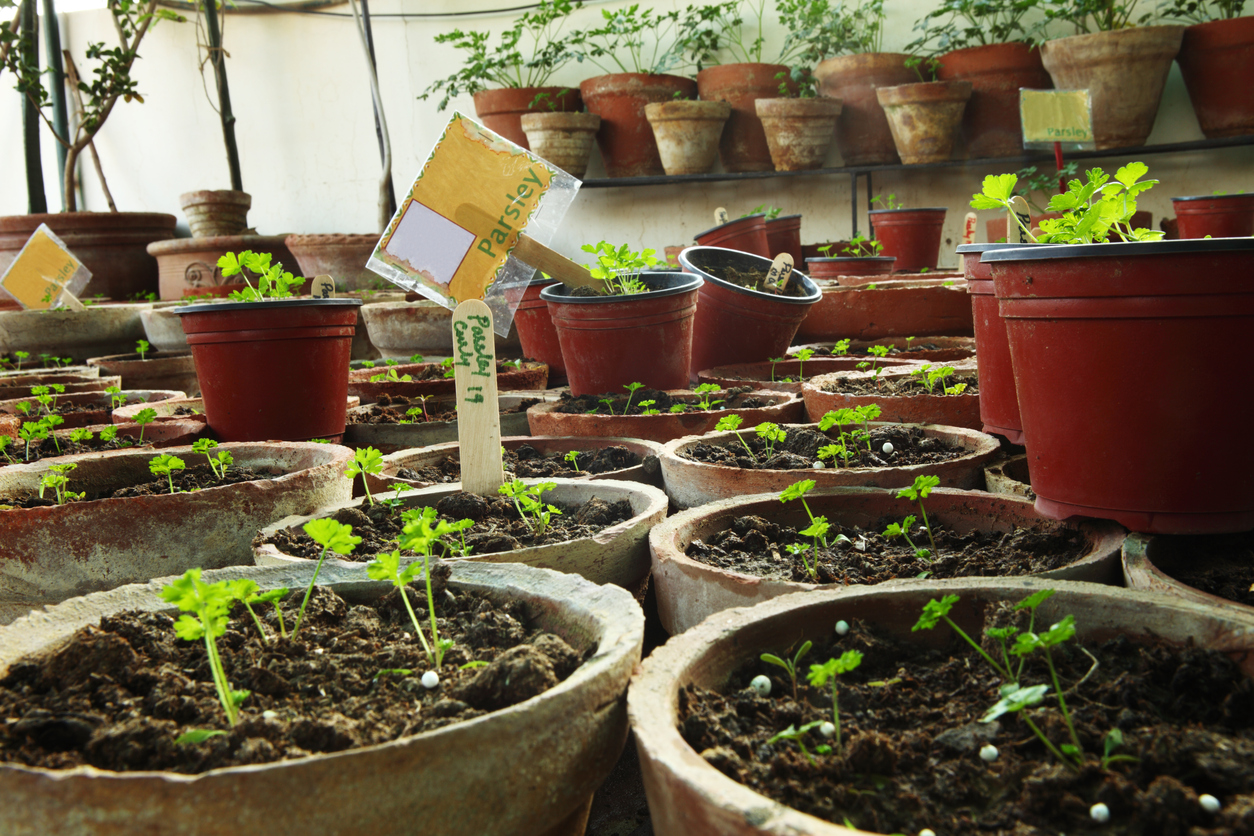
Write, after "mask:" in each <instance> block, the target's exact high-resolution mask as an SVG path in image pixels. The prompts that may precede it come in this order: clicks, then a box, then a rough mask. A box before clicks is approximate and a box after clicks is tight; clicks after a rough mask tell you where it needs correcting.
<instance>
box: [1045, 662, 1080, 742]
mask: <svg viewBox="0 0 1254 836" xmlns="http://www.w3.org/2000/svg"><path fill="white" fill-rule="evenodd" d="M1045 664H1046V665H1048V666H1049V678H1050V679H1051V680H1053V682H1054V693H1055V694H1056V695H1057V696H1058V709H1059V710H1060V711H1061V712H1062V719H1063V722H1064V723H1066V724H1067V731H1068V732H1069V733H1070V734H1071V742H1072V744H1074V745H1075V748H1076V749H1077V750H1079V751H1084V747H1082V746H1081V745H1080V738H1079V737H1077V736H1076V733H1075V725H1074V724H1072V722H1071V712H1070V711H1068V710H1067V700H1066V699H1065V698H1064V697H1063V695H1062V687H1061V686H1060V685H1059V684H1058V671H1057V670H1055V669H1054V659H1053V657H1052V656H1051V654H1050V652H1049V648H1048V647H1047V648H1045Z"/></svg>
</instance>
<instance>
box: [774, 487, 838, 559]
mask: <svg viewBox="0 0 1254 836" xmlns="http://www.w3.org/2000/svg"><path fill="white" fill-rule="evenodd" d="M812 490H814V480H813V479H802V480H801V481H799V482H793V483H792V484H791V485H789V486H788V487H787V488H785V489H784V490H783V492H782V493H780V495H779V501H780V502H791V501H792V500H794V499H800V500H801V507H803V508H805V511H806V516H808V517H809V518H810V525H809V526H807V527H806V528H805V529H804V530H802V531H799V532H797V533H798V534H800V535H801V536H802V537H810V538H812V540H813V543H814V551H813V555H814V564H813V565H811V563H810V561H808V560H806V556H805V550H806V548H807V547H806V546H805V545H803V544H800V543H794V544H793V545H794V546H801V548H800V550H796V549H794V548H793V547H792V546H790V547H788V551H790V552H791V553H792V554H795V555H797V556H799V557H800V558H801V562H802V563H803V564H804V565H805V568H806V572H807V573H808V574H809V575H810V577H812V578H818V576H819V543H820V542H821V543H822V544H823V546H824V547H826V546H827V532H828V530H829V529H830V526H829V525H828V522H827V517H824V516H818V517H816V516H814V513H813V512H811V511H810V505H809V503H807V502H806V494H807V493H809V492H810V491H812Z"/></svg>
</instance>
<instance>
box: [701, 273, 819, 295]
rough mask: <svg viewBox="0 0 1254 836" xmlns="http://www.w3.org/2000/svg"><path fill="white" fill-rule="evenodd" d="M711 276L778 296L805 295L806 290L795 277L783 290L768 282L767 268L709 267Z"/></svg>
mask: <svg viewBox="0 0 1254 836" xmlns="http://www.w3.org/2000/svg"><path fill="white" fill-rule="evenodd" d="M706 272H708V273H709V274H710V275H711V276H715V277H716V278H720V279H722V280H723V281H725V282H730V283H731V284H734V285H737V286H739V287H747V288H749V289H750V290H756V291H758V292H759V293H771V294H774V295H776V296H805V295H806V291H805V287H804V285H802V283H801V282H799V281H796V280H795V278H794V279H793V280H790V281H789V282H788V284H786V285H785V286H784V289H783V291H780V290H779V288H777V287H775V286H774V285H769V284H767V283H766V278H767V271H766V270H737V269H736V268H735V267H722V268H715V269H712V270H710V269H707V271H706Z"/></svg>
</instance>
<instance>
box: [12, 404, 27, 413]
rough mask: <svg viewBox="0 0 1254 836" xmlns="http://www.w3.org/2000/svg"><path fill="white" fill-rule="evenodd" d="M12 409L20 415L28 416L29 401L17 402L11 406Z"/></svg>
mask: <svg viewBox="0 0 1254 836" xmlns="http://www.w3.org/2000/svg"><path fill="white" fill-rule="evenodd" d="M13 408H14V409H16V410H17V411H18V412H20V413H21V414H22V415H30V401H18V402H17V403H15V404H13Z"/></svg>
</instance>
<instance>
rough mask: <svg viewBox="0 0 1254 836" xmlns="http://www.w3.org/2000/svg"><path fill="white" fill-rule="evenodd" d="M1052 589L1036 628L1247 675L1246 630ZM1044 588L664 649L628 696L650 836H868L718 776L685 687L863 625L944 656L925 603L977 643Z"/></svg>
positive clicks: (930, 585) (756, 611)
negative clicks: (988, 625)
mask: <svg viewBox="0 0 1254 836" xmlns="http://www.w3.org/2000/svg"><path fill="white" fill-rule="evenodd" d="M1049 586H1050V588H1053V589H1055V590H1056V594H1055V595H1054V596H1053V597H1052V598H1050V599H1049V600H1047V601H1046V602H1045V603H1044V604H1043V605H1042V606H1041V608H1040V609H1039V610H1038V618H1040V619H1041V620H1042V621H1043V623H1045V624H1052V623H1054V622H1056V621H1058V620H1060V619H1061V618H1062V617H1063V616H1064V615H1074V616H1075V619H1076V627H1077V631H1078V635H1079V636H1080V637H1081V639H1082V640H1083V641H1085V642H1092V643H1099V642H1103V641H1107V640H1109V639H1113V638H1117V637H1118V638H1123V637H1125V636H1126V637H1127V638H1128V639H1129V640H1131V641H1133V642H1143V643H1147V644H1148V643H1153V642H1155V641H1156V640H1158V639H1159V638H1160V637H1161V638H1162V639H1163V640H1165V641H1166V642H1168V643H1170V644H1173V645H1179V646H1191V645H1193V644H1194V643H1195V642H1197V643H1201V644H1203V645H1205V646H1206V647H1209V648H1211V649H1215V650H1220V651H1223V652H1226V653H1228V654H1229V655H1230V656H1232V657H1233V658H1234V660H1235V661H1236V662H1237V664H1238V665H1241V666H1242V669H1243V670H1244V671H1246V672H1247V673H1250V672H1252V670H1254V666H1252V665H1251V663H1250V659H1251V658H1252V657H1251V655H1250V653H1249V650H1250V639H1249V630H1250V626H1251V620H1250V619H1248V618H1244V617H1242V616H1239V615H1230V614H1227V613H1225V612H1221V611H1217V610H1215V609H1213V608H1208V607H1199V606H1197V605H1193V604H1187V603H1183V602H1172V601H1164V600H1163V598H1162V597H1160V596H1156V595H1149V594H1146V593H1143V592H1133V591H1130V590H1125V589H1117V588H1114V587H1095V586H1093V585H1092V584H1081V583H1073V582H1069V581H1051V582H1050V583H1049ZM1041 588H1042V584H1041V582H1040V581H1039V580H1036V579H1030V578H1029V579H1019V578H967V579H960V580H956V581H940V582H922V583H919V582H911V583H900V584H880V585H878V586H873V587H863V588H850V589H847V590H816V591H814V592H808V593H806V594H805V595H792V596H788V597H785V598H779V599H776V600H774V601H770V602H768V603H766V604H762V605H760V606H758V607H754V608H752V609H750V608H738V609H733V610H728V611H726V612H723V613H720V614H719V615H717V616H715V617H714V618H711V619H710V620H709V621H707V622H705V623H704V624H702V625H701V626H699V627H697V628H695V629H693V630H690V631H688V632H687V633H685V634H683V635H682V636H679V637H676V638H673V639H671V641H669V642H668V643H667V644H666V646H665V647H662V648H659V649H658V650H655V651H654V652H653V653H652V654H650V656H649V658H648V659H646V660H645V661H644V663H643V664H642V666H641V669H640V672H639V673H638V674H637V675H636V676H635V677H634V678H633V680H632V683H631V688H630V690H629V691H628V694H627V712H628V716H629V718H630V720H631V725H632V730H633V733H634V735H635V740H636V749H637V752H638V753H639V758H640V768H641V771H642V773H643V778H644V786H645V792H646V793H647V795H648V799H649V812H650V823H651V825H652V828H653V832H654V833H656V834H658V836H681V835H682V836H716V834H717V836H768V834H769V836H781V835H782V834H794V833H797V834H800V833H805V834H811V836H867V834H866V832H865V831H862V830H855V829H853V828H848V827H842V826H840V825H837V824H832V823H830V822H826V821H823V820H821V819H818V818H815V817H813V816H810V815H807V814H805V813H801V812H798V811H797V810H793V809H791V808H789V807H786V806H784V805H782V804H779V803H778V802H775V801H772V800H769V799H767V798H765V797H764V796H762V795H760V794H758V793H756V792H754V791H752V790H751V789H749V788H748V787H746V786H744V785H742V784H739V783H737V782H735V781H733V780H732V779H731V778H728V777H726V776H725V775H723V774H722V773H721V772H719V771H718V770H717V769H716V768H715V767H714V766H712V765H711V764H710V763H708V762H707V761H706V760H705V759H703V758H702V757H701V756H700V755H699V754H698V753H697V752H695V751H693V749H692V747H690V746H689V745H688V744H687V743H686V742H685V741H684V739H683V738H682V737H681V736H680V733H679V731H678V728H677V725H678V722H679V719H678V718H679V702H680V699H681V694H682V693H683V692H684V690H685V689H687V688H689V687H690V686H691V687H697V688H709V689H716V690H717V689H721V688H722V687H723V686H724V684H725V683H726V682H727V680H728V678H729V677H730V676H731V674H732V672H733V671H734V670H735V669H736V668H737V667H739V666H740V665H743V664H745V663H746V662H747V661H748V660H750V659H756V658H757V657H758V656H759V654H761V653H764V652H770V653H779V651H780V649H781V648H786V647H792V646H794V645H795V644H797V643H798V642H801V641H804V640H806V639H810V640H812V641H815V642H819V641H822V640H824V639H825V638H826V637H827V635H828V634H829V633H830V632H831V630H832V625H833V624H834V623H835V622H836V621H837V620H842V619H843V620H846V621H848V622H850V623H853V622H855V621H866V622H870V623H873V624H876V625H877V626H880V627H883V628H888V629H889V630H891V632H892V633H893V634H894V635H895V636H897V637H898V638H901V639H903V640H909V641H920V642H927V643H928V645H929V646H932V647H944V646H946V644H947V643H948V642H949V641H951V639H950V638H949V636H951V635H952V634H948V635H945V634H942V636H941V637H940V638H936V637H934V636H933V634H932V632H917V633H912V632H911V631H910V627H911V626H912V625H913V624H914V623H915V622H916V621H917V619H918V615H919V612H920V611H921V610H922V608H923V606H924V605H925V604H926V603H927V602H928V601H929V600H930V599H933V598H937V599H939V598H940V597H941V596H943V595H946V594H956V595H959V596H960V597H961V600H960V602H959V603H958V605H957V606H955V608H954V612H953V614H952V617H953V618H954V620H955V622H956V623H957V624H958V625H959V626H960V627H961V628H962V629H963V631H965V632H966V633H967V634H968V635H972V636H978V635H980V634H981V632H982V631H983V623H982V622H983V617H984V614H985V613H990V612H992V611H993V610H994V604H997V603H1000V602H1004V601H1011V602H1018V601H1021V600H1023V599H1025V598H1027V597H1028V596H1030V595H1032V594H1033V593H1035V592H1037V591H1038V590H1040V589H1041ZM1038 623H1040V622H1038ZM1200 637H1206V638H1205V639H1201V638H1200ZM952 641H955V642H956V641H957V639H956V638H955V639H952ZM907 780H908V779H907Z"/></svg>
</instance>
